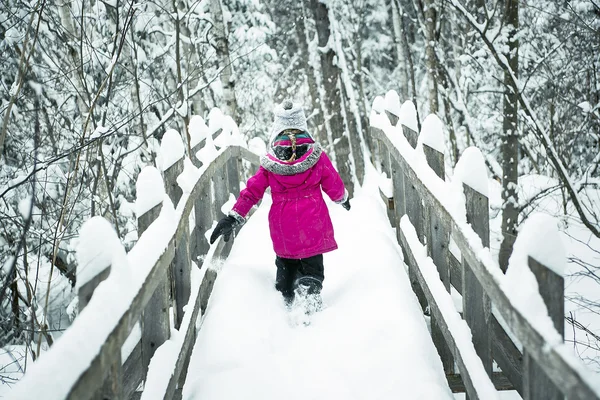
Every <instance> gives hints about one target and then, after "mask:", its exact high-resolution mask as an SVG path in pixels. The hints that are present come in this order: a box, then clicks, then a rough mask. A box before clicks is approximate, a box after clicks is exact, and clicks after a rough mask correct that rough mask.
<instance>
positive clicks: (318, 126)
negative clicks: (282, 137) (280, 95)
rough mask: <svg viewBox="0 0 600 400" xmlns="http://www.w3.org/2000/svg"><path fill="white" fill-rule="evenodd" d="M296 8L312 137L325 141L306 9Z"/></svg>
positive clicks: (300, 6)
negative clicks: (309, 100) (308, 96)
mask: <svg viewBox="0 0 600 400" xmlns="http://www.w3.org/2000/svg"><path fill="white" fill-rule="evenodd" d="M298 8H299V9H298V10H297V14H296V15H297V17H296V36H297V37H298V48H299V49H300V55H301V57H300V58H301V59H302V63H303V64H304V70H305V71H306V79H307V82H308V91H309V93H310V99H311V103H312V109H311V112H310V113H309V114H310V115H312V116H313V117H312V119H313V121H309V122H311V125H312V126H314V130H315V131H314V132H313V134H314V137H315V138H317V140H319V141H320V142H321V143H325V138H326V137H327V135H326V133H325V120H324V118H323V110H322V109H321V101H320V99H319V90H318V86H317V77H316V72H315V67H314V66H313V64H312V63H311V59H312V56H311V54H310V49H309V46H308V42H309V38H308V30H307V29H306V24H305V20H306V18H308V17H307V15H306V12H305V11H306V10H305V8H304V6H303V4H300V5H299V7H298Z"/></svg>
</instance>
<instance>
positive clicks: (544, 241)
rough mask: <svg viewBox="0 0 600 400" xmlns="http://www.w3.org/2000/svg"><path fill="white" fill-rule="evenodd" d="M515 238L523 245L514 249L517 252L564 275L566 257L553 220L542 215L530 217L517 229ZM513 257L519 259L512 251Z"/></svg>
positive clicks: (537, 214) (555, 222) (536, 214)
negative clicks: (525, 254) (519, 251)
mask: <svg viewBox="0 0 600 400" xmlns="http://www.w3.org/2000/svg"><path fill="white" fill-rule="evenodd" d="M517 238H518V240H519V243H523V248H522V247H521V244H519V247H515V248H516V249H517V250H523V251H525V252H526V253H527V254H528V255H529V256H531V257H532V258H533V259H535V260H536V261H537V262H539V263H541V264H543V265H545V266H546V267H547V268H549V269H551V270H552V271H554V272H555V273H556V274H557V275H559V276H563V275H564V273H565V266H566V260H567V256H566V252H565V246H564V244H563V241H562V239H561V236H560V233H559V231H558V226H557V221H556V219H555V218H553V217H551V216H549V215H547V214H542V213H535V214H532V215H530V216H529V218H527V220H526V221H525V222H524V223H523V225H521V226H520V227H519V234H518V236H517ZM515 246H516V245H515ZM513 255H514V256H515V257H519V256H518V255H517V252H516V251H515V250H514V249H513Z"/></svg>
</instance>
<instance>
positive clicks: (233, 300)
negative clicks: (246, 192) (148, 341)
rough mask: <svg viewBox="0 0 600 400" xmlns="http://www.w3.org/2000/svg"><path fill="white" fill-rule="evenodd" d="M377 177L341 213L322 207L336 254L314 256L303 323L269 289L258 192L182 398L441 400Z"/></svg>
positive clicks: (270, 262)
mask: <svg viewBox="0 0 600 400" xmlns="http://www.w3.org/2000/svg"><path fill="white" fill-rule="evenodd" d="M376 174H377V173H376V172H375V171H373V169H372V168H370V169H369V173H368V174H367V177H366V186H365V190H364V192H362V193H361V191H360V189H359V190H357V193H356V194H355V197H354V198H353V199H352V210H351V211H350V212H348V211H346V210H344V209H343V208H342V207H340V206H339V205H336V204H333V203H329V204H330V206H329V207H330V212H331V216H332V220H333V223H334V226H335V229H336V240H337V241H338V244H339V246H340V249H339V250H336V251H334V252H331V253H326V254H325V258H324V260H325V261H324V263H325V282H324V289H323V299H324V302H325V305H326V308H325V309H324V310H323V311H321V312H320V313H318V314H315V315H314V316H313V319H312V323H311V325H310V326H308V327H304V326H295V325H293V323H292V321H290V318H289V314H288V311H286V309H285V306H284V304H283V300H282V297H281V295H280V294H279V293H278V292H277V291H276V290H275V289H274V279H275V271H276V268H275V265H274V259H275V254H274V253H273V250H272V244H271V241H270V238H269V231H268V223H267V216H268V212H269V207H270V205H271V199H270V196H268V195H266V196H265V198H264V200H263V203H262V204H261V206H260V207H259V208H258V210H257V211H256V213H255V214H254V215H253V216H252V218H250V219H249V221H248V222H247V223H246V225H245V226H244V227H243V228H242V230H241V231H240V233H239V235H238V237H237V238H236V242H235V244H234V246H233V249H232V252H231V254H230V256H229V258H228V259H227V260H226V262H225V265H224V266H223V267H222V270H221V272H220V275H219V278H218V279H217V281H216V283H215V287H214V291H213V294H212V295H211V299H210V301H209V305H208V310H207V314H206V317H205V318H204V321H203V324H202V329H201V330H200V332H199V336H198V340H197V342H196V345H195V347H194V352H193V354H192V359H191V362H190V366H189V372H188V378H187V380H186V383H185V385H184V388H183V399H202V398H208V399H237V398H240V399H241V398H245V399H260V400H269V399H280V398H281V397H282V393H283V394H284V396H285V398H286V399H289V400H295V399H303V400H304V399H390V398H396V397H398V395H401V396H402V397H403V398H407V399H422V400H429V399H437V400H442V399H452V394H451V393H450V391H449V389H448V386H447V384H446V380H445V376H444V373H443V370H442V366H441V362H440V360H439V356H438V355H437V353H436V351H435V348H434V346H433V344H432V341H431V337H430V335H429V333H428V332H427V326H426V323H425V320H424V318H423V315H422V312H421V310H420V306H419V305H418V303H417V301H416V299H415V297H414V295H413V294H412V291H411V288H410V282H409V280H408V277H407V275H406V272H405V270H404V268H403V266H402V256H401V251H400V249H399V247H398V245H397V244H396V242H395V235H394V232H393V230H391V229H390V228H389V223H388V222H387V218H386V212H385V209H384V208H383V204H382V203H381V200H380V199H379V197H378V195H376V193H377V179H378V178H377V175H376ZM367 188H368V189H367ZM366 248H368V249H369V251H356V250H357V249H366ZM373 254H377V258H376V262H374V258H373ZM415 382H419V383H421V382H427V384H415Z"/></svg>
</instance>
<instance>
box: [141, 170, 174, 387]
mask: <svg viewBox="0 0 600 400" xmlns="http://www.w3.org/2000/svg"><path fill="white" fill-rule="evenodd" d="M159 183H160V186H159V187H157V186H158V185H159ZM136 189H137V198H138V200H137V201H140V198H141V197H152V198H153V199H155V200H158V197H153V196H152V195H151V194H150V193H147V192H152V191H156V190H158V191H161V189H162V193H164V184H163V180H162V177H161V175H160V172H159V171H158V170H157V169H156V168H154V167H149V166H147V167H145V168H144V169H143V170H142V171H141V172H140V175H139V176H138V180H137V184H136ZM154 193H155V192H154ZM163 197H164V195H163ZM142 203H145V205H146V210H140V213H141V215H139V214H138V237H141V236H142V234H143V233H144V231H146V229H148V227H150V225H151V224H152V222H154V221H155V220H156V219H157V218H158V216H159V215H160V211H161V209H162V207H163V204H162V199H161V200H160V202H158V203H156V204H155V205H153V206H152V205H151V204H147V199H146V200H142ZM167 277H168V274H167ZM169 291H170V284H169V281H168V278H166V279H165V280H164V281H163V282H161V283H160V284H159V285H158V286H157V288H156V290H155V291H154V294H153V295H152V298H151V299H150V301H149V302H148V304H147V305H146V308H145V310H144V313H143V315H142V317H141V328H142V338H141V343H142V346H141V349H142V351H141V353H142V364H141V369H142V374H141V376H142V379H145V378H146V374H147V372H148V365H149V364H150V360H151V359H152V356H153V355H154V352H155V351H156V349H157V348H158V346H160V345H161V344H163V343H164V342H165V341H166V340H167V339H169V337H170V334H171V329H170V322H169V308H170V302H169Z"/></svg>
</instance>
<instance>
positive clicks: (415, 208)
mask: <svg viewBox="0 0 600 400" xmlns="http://www.w3.org/2000/svg"><path fill="white" fill-rule="evenodd" d="M404 198H405V200H406V215H407V216H408V218H409V219H410V222H411V224H412V225H413V226H414V227H415V231H416V232H417V236H418V237H419V241H420V242H421V243H424V241H425V240H424V236H425V235H424V229H423V228H424V227H423V206H422V204H421V198H420V197H419V194H418V193H417V192H416V191H415V190H414V186H413V185H411V183H410V182H409V181H406V180H405V181H404ZM407 264H408V277H409V279H410V285H411V287H412V289H413V291H414V292H415V294H416V296H417V299H418V300H419V304H420V305H421V308H422V309H423V312H425V310H426V309H427V299H426V297H425V295H424V294H423V290H422V289H421V286H420V285H419V281H418V279H417V277H416V275H415V268H416V266H415V265H411V264H409V263H407Z"/></svg>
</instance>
